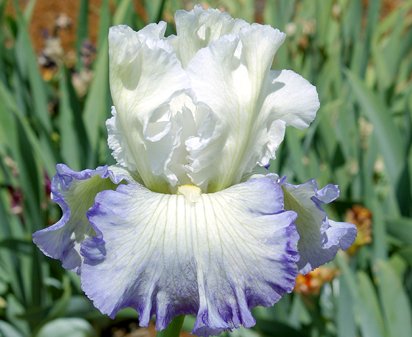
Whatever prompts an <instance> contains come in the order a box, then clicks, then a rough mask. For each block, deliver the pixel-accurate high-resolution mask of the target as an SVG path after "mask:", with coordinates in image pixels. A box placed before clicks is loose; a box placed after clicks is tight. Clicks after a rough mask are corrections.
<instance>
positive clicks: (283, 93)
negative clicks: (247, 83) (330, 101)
mask: <svg viewBox="0 0 412 337" xmlns="http://www.w3.org/2000/svg"><path fill="white" fill-rule="evenodd" d="M270 77H271V81H270V84H269V85H268V86H267V87H266V88H265V91H266V94H267V97H266V99H265V102H264V104H263V108H262V114H263V115H271V116H272V117H271V118H273V119H280V120H283V121H285V122H286V124H287V125H291V126H294V127H296V128H299V129H303V128H306V127H308V126H309V124H310V123H311V122H312V121H313V119H314V118H315V116H316V112H317V110H318V109H319V98H318V93H317V92H316V87H315V86H313V85H312V84H310V83H309V82H308V81H307V80H305V79H304V78H303V77H302V76H300V75H298V74H296V73H295V72H293V71H291V70H282V71H272V72H271V74H270Z"/></svg>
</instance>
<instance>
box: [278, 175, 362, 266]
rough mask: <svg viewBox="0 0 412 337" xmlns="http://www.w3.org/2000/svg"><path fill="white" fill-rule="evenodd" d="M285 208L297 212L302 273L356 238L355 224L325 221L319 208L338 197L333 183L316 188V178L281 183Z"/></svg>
mask: <svg viewBox="0 0 412 337" xmlns="http://www.w3.org/2000/svg"><path fill="white" fill-rule="evenodd" d="M282 188H283V191H284V194H285V209H287V210H292V211H295V212H296V213H297V214H298V218H297V220H296V226H297V230H298V232H299V236H300V240H299V244H298V250H299V255H300V260H299V262H298V267H299V271H300V272H301V273H303V274H306V273H308V272H310V271H311V270H313V269H315V268H316V267H319V266H320V265H322V264H324V263H326V262H329V261H331V260H332V259H333V258H334V257H335V255H336V253H337V251H338V249H347V248H349V246H350V245H351V244H352V243H353V241H354V240H355V238H356V234H357V231H356V227H355V226H354V225H353V224H350V223H346V222H335V221H332V220H329V219H328V217H327V215H326V213H325V211H324V210H323V208H322V205H323V204H327V203H330V202H332V201H333V200H335V199H336V198H338V196H339V189H338V187H337V186H336V185H331V184H330V185H327V186H325V187H324V188H322V189H320V190H318V187H317V184H316V181H314V180H310V181H308V182H306V183H304V184H302V185H292V184H288V183H283V185H282Z"/></svg>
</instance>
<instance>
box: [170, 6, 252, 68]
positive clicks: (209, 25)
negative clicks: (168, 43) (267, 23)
mask: <svg viewBox="0 0 412 337" xmlns="http://www.w3.org/2000/svg"><path fill="white" fill-rule="evenodd" d="M175 22H176V32H177V36H176V37H175V38H174V39H173V45H174V47H175V49H176V53H177V55H178V57H179V59H180V60H181V62H182V64H183V66H184V67H186V66H187V64H188V63H189V62H190V60H191V59H192V58H193V56H194V55H195V54H196V52H197V51H198V50H200V49H202V48H204V47H206V46H208V45H209V44H210V43H211V42H213V41H215V40H217V39H219V38H220V37H222V36H223V35H227V34H237V33H238V32H239V30H240V29H241V28H242V27H244V26H248V23H246V22H245V21H243V20H240V19H233V18H232V17H231V16H230V15H229V14H227V13H224V12H221V11H219V10H217V9H212V8H210V9H206V10H205V9H203V8H202V7H201V6H195V7H194V9H193V10H191V11H184V10H179V11H177V12H176V14H175Z"/></svg>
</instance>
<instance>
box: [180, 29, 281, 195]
mask: <svg viewBox="0 0 412 337" xmlns="http://www.w3.org/2000/svg"><path fill="white" fill-rule="evenodd" d="M283 40H284V34H283V33H281V32H280V31H278V30H275V29H273V28H271V27H270V26H262V25H247V26H244V27H242V28H241V29H240V31H239V34H237V35H224V36H223V37H221V38H219V39H218V40H216V41H214V42H212V43H210V44H209V46H208V47H206V48H203V49H201V50H199V51H198V52H197V54H196V55H195V56H194V57H193V58H192V60H191V61H190V63H189V64H188V67H187V72H188V75H189V77H190V80H191V85H192V88H193V90H194V92H195V94H196V97H197V99H198V100H199V101H201V102H204V103H206V104H207V105H208V106H209V107H210V108H211V109H212V110H213V111H214V112H215V113H216V115H217V116H218V118H219V119H221V121H222V124H223V129H224V130H225V134H226V144H225V146H224V147H223V149H222V150H221V151H220V155H219V156H216V157H217V158H219V160H217V159H216V161H215V165H214V167H215V170H213V171H209V172H208V173H209V175H210V177H209V179H210V188H209V191H217V190H220V189H223V188H225V187H228V186H230V185H233V184H236V183H238V182H240V181H241V179H242V177H243V175H244V174H245V173H248V172H250V171H252V170H253V168H254V167H255V166H256V165H257V163H258V162H261V161H262V157H263V156H265V155H267V149H268V148H272V149H275V148H277V146H278V145H279V143H280V142H281V141H282V140H283V135H284V123H279V122H276V123H273V122H274V120H275V118H273V117H271V116H269V115H268V114H266V115H265V114H261V113H260V110H261V107H262V104H263V101H264V98H265V97H264V96H262V95H263V94H266V93H265V91H264V89H265V88H266V87H267V83H268V82H269V81H270V76H269V75H270V72H269V69H270V67H271V64H272V60H273V57H274V55H275V53H276V50H277V49H278V48H279V46H280V45H281V44H282V42H283ZM205 78H207V79H208V80H205ZM274 140H276V142H275V143H274ZM268 143H270V145H269V146H268Z"/></svg>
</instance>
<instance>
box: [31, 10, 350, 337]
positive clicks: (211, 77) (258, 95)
mask: <svg viewBox="0 0 412 337" xmlns="http://www.w3.org/2000/svg"><path fill="white" fill-rule="evenodd" d="M165 29H166V24H165V23H164V22H160V23H159V24H150V25H148V26H147V27H145V28H144V29H142V30H140V31H138V32H134V31H133V30H132V29H130V28H129V27H127V26H116V27H113V28H111V29H110V33H109V56H110V87H111V94H112V98H113V103H114V106H113V108H112V118H111V119H109V120H108V121H107V129H108V144H109V147H110V148H111V150H112V153H113V157H114V158H115V159H116V161H117V163H118V165H116V166H109V167H108V166H105V167H99V168H97V169H95V170H84V171H81V172H74V171H72V170H70V169H69V168H68V167H67V166H65V165H58V166H57V175H56V176H55V177H54V179H53V198H54V200H55V201H56V202H57V203H59V205H60V206H61V207H62V209H63V217H62V219H61V220H60V221H59V222H57V223H56V224H55V225H53V226H51V227H49V228H46V229H44V230H42V231H39V232H37V233H35V234H34V241H35V243H36V244H37V245H38V246H39V247H40V249H42V251H43V252H44V253H45V254H46V255H48V256H51V257H53V258H57V259H60V260H62V262H63V266H64V267H65V268H67V269H70V270H76V271H77V272H78V273H79V274H80V277H81V282H82V288H83V290H84V291H85V293H86V294H87V296H88V297H89V298H90V299H91V300H92V301H93V302H94V305H95V306H96V307H97V308H98V309H99V310H100V311H102V312H103V313H106V314H108V315H110V316H112V317H113V316H115V314H116V313H117V312H118V311H119V310H120V309H122V308H124V307H129V306H130V307H133V308H135V309H136V310H137V312H138V313H139V323H140V325H142V326H147V325H148V324H149V320H150V318H151V316H152V315H156V327H157V329H164V328H165V327H166V326H167V325H168V323H169V322H170V321H171V319H172V318H173V317H175V316H177V315H182V314H193V315H196V323H195V326H194V333H195V334H198V335H204V336H207V335H211V334H218V333H220V332H221V331H224V330H230V329H234V328H238V327H240V326H245V327H250V326H253V325H254V323H255V321H254V319H253V317H252V315H251V311H250V310H251V309H252V308H253V307H255V306H257V305H264V306H271V305H273V304H274V303H275V302H276V301H278V300H279V299H280V298H281V296H282V295H284V294H285V293H287V292H290V291H291V290H292V289H293V286H294V281H295V277H296V274H297V272H298V270H301V271H303V272H308V271H310V270H311V269H313V268H315V267H316V266H318V265H320V264H322V263H325V262H327V261H329V260H331V259H332V258H333V257H334V255H335V254H336V251H337V249H338V248H347V247H348V246H349V245H350V243H351V242H352V241H353V239H354V236H355V235H356V230H355V229H354V227H353V226H352V225H350V224H346V223H337V222H333V221H329V220H328V218H327V217H326V214H325V213H324V211H323V210H322V207H321V204H322V203H328V202H331V201H332V200H334V199H335V198H336V197H337V196H338V189H337V187H336V186H334V185H328V186H326V187H325V188H323V189H321V190H318V189H317V187H316V183H315V182H314V181H310V182H307V183H305V184H303V185H298V186H294V185H291V184H288V183H286V182H284V181H283V180H279V179H277V177H275V176H273V175H268V176H265V175H258V176H257V175H255V176H253V172H254V170H255V169H256V167H259V166H265V165H267V164H268V163H269V161H270V160H271V159H274V158H275V153H276V150H277V148H278V146H279V144H280V143H281V142H282V140H283V137H284V133H285V127H286V126H288V125H291V126H294V127H297V128H305V127H307V126H308V125H309V123H310V122H311V121H312V120H313V119H314V117H315V115H316V111H317V109H318V108H319V100H318V95H317V93H316V89H315V87H314V86H313V85H311V84H310V83H309V82H308V81H306V80H305V79H303V78H302V77H301V76H299V75H298V74H296V73H294V72H293V71H290V70H282V71H274V70H271V64H272V61H273V58H274V56H275V53H276V51H277V49H278V48H279V47H280V45H281V44H282V43H283V41H284V38H285V35H284V34H283V33H281V32H280V31H279V30H276V29H273V28H272V27H270V26H263V25H259V24H248V23H246V22H245V21H243V20H238V19H232V18H231V17H230V16H229V15H228V14H226V13H221V12H219V11H218V10H213V9H210V10H204V9H202V8H201V7H195V8H194V10H192V11H190V12H186V11H178V12H177V13H176V30H177V35H176V36H174V35H172V36H169V37H164V33H165ZM299 237H300V239H299Z"/></svg>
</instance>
